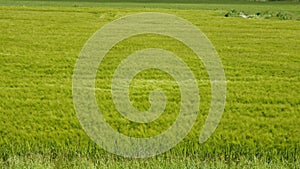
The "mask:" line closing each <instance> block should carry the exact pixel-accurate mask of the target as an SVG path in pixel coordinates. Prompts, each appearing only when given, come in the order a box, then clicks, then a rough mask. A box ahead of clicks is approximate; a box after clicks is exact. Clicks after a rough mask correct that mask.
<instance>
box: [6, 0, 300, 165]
mask: <svg viewBox="0 0 300 169" xmlns="http://www.w3.org/2000/svg"><path fill="white" fill-rule="evenodd" d="M1 3H8V2H7V1H3V2H1ZM30 3H31V4H33V5H34V3H35V2H30ZM90 3H92V2H90ZM65 4H68V3H67V2H65ZM271 4H272V3H271ZM119 5H120V4H119ZM131 5H132V4H131ZM152 5H154V4H152ZM156 5H157V4H156ZM188 5H189V4H186V6H180V5H178V4H177V7H178V8H181V9H184V10H179V9H178V8H176V9H163V8H165V7H166V6H164V4H162V7H161V8H159V6H157V7H156V8H152V7H150V6H151V4H150V6H149V7H148V8H146V9H143V8H141V6H137V7H133V6H130V5H129V6H126V8H108V6H106V7H105V8H87V7H85V8H78V7H50V6H44V7H22V6H19V7H17V6H1V7H0V63H1V66H0V74H1V75H0V89H1V90H0V133H1V138H0V166H1V167H2V166H3V167H26V166H27V167H30V168H36V167H39V166H40V167H43V168H44V167H50V168H53V167H56V168H57V167H60V168H65V167H69V168H70V167H71V168H74V167H77V168H82V167H104V166H107V167H110V168H130V167H136V168H141V167H144V168H153V166H157V167H160V168H170V167H171V168H174V167H179V168H201V167H202V168H205V167H209V168H248V167H251V168H253V167H259V168H274V167H279V168H299V167H300V164H299V159H300V97H299V93H300V57H299V48H300V45H299V44H300V32H299V27H300V22H299V21H297V20H279V19H270V20H269V19H244V18H239V17H224V14H226V12H227V11H228V10H229V9H232V8H231V6H230V4H225V5H224V8H222V5H220V4H217V5H218V10H204V8H205V7H204V5H203V4H202V5H201V4H199V6H198V9H195V8H194V9H193V10H186V8H188V7H189V6H188ZM210 5H212V4H210ZM238 5H240V7H241V8H239V6H238ZM212 6H213V5H212ZM212 6H210V8H211V7H212ZM233 6H234V9H237V10H244V9H243V8H245V7H246V5H245V4H244V3H241V4H235V5H233ZM250 6H251V5H250ZM256 7H257V9H255V8H256ZM268 7H270V8H272V11H276V9H277V8H279V6H278V4H276V3H275V4H273V5H270V4H268V5H267V4H266V5H265V6H260V5H253V6H251V8H249V9H250V11H251V12H252V11H254V12H259V11H258V10H262V11H268V10H270V9H268ZM283 7H284V8H285V9H287V10H286V11H287V12H292V13H293V11H294V14H297V12H295V11H296V10H295V9H299V5H298V4H296V5H290V4H283ZM211 9H214V8H211ZM288 9H290V10H288ZM147 11H154V12H165V13H170V14H175V15H177V16H179V17H182V18H184V19H187V20H188V21H190V22H192V23H193V24H195V25H196V26H197V27H198V28H199V29H201V30H202V31H203V32H204V33H205V34H206V35H207V37H208V38H209V39H210V40H211V42H212V43H213V45H214V46H215V48H216V50H217V51H218V53H219V57H220V59H221V60H222V63H223V66H224V71H225V74H226V80H227V100H226V107H225V111H224V114H223V117H222V120H221V122H220V124H219V126H218V128H217V130H216V131H215V132H214V134H213V135H212V137H210V138H209V139H208V141H207V142H205V143H204V144H199V143H198V137H199V134H200V132H201V129H202V126H203V122H204V120H205V118H206V115H207V112H208V109H209V106H210V105H209V104H210V99H211V96H210V90H211V88H210V83H209V80H208V75H207V72H206V71H205V67H204V65H203V64H202V63H201V61H199V60H198V59H197V58H196V56H195V55H194V54H193V53H192V52H191V51H190V50H189V49H188V48H187V47H186V46H184V45H183V44H182V43H181V42H178V41H176V40H174V39H172V38H169V37H165V36H158V35H151V34H144V35H139V36H134V37H131V38H129V39H126V40H124V41H122V42H120V43H118V44H117V45H116V46H115V47H114V48H113V49H112V50H111V51H110V52H109V53H108V55H107V56H106V57H105V59H104V60H103V62H102V63H101V65H99V69H98V72H97V79H96V87H97V89H99V90H96V97H97V101H98V105H99V108H101V109H104V110H105V111H104V112H103V113H104V116H105V118H106V119H107V121H108V122H109V123H110V124H111V126H112V127H113V128H114V129H115V130H118V131H120V132H122V133H124V134H126V135H131V136H136V137H148V136H153V135H157V134H159V133H160V132H161V131H164V130H166V129H167V128H168V127H169V126H170V125H172V122H173V121H174V120H175V119H176V115H177V113H178V107H179V105H178V102H179V99H180V93H179V88H178V86H177V84H176V83H175V81H174V80H173V79H172V77H170V76H169V75H168V74H166V73H163V72H161V71H158V70H149V71H145V72H142V73H140V74H138V75H137V76H136V77H135V79H134V80H133V81H132V82H131V86H130V97H131V98H132V100H131V101H132V104H133V105H134V106H135V107H137V108H138V109H139V110H141V111H145V110H147V109H148V108H149V106H150V104H149V102H148V96H149V92H151V91H152V90H153V89H155V88H158V87H159V88H161V89H163V90H164V91H165V93H166V95H167V96H168V104H169V105H168V106H167V107H166V112H164V114H162V117H160V118H159V119H157V121H154V122H152V123H150V124H137V123H133V122H131V121H129V120H127V119H125V118H124V117H122V116H121V115H120V114H118V112H117V111H116V110H115V108H114V105H113V102H112V100H111V93H110V84H111V77H112V75H113V73H114V70H115V68H116V67H117V66H118V64H119V63H120V61H122V59H124V58H125V57H126V56H128V55H129V54H130V53H132V52H133V51H136V50H140V49H144V48H149V47H152V48H163V49H166V50H169V51H172V52H174V53H176V54H177V55H178V56H180V57H181V58H182V59H183V60H184V61H185V62H186V63H187V64H188V65H189V66H190V67H191V69H192V71H193V73H194V75H195V77H196V78H197V82H198V86H199V91H200V97H201V103H200V105H201V107H200V109H199V112H198V119H197V123H196V124H195V126H194V127H193V129H192V131H191V132H190V134H189V135H188V136H187V137H186V138H185V139H184V140H183V141H182V142H180V143H179V144H178V145H177V146H176V147H174V148H173V149H171V150H170V151H168V152H166V153H164V154H161V155H159V156H156V157H153V158H149V159H126V158H122V157H117V156H115V155H112V154H109V153H107V152H105V151H104V150H103V149H101V147H100V146H97V145H96V144H95V143H93V141H92V140H90V139H89V137H88V136H87V135H86V134H85V132H84V130H83V129H82V127H81V125H80V123H79V121H78V119H77V116H76V112H75V110H74V105H73V101H72V74H73V69H74V66H75V63H76V59H77V57H78V54H79V53H80V51H81V48H82V47H83V46H84V44H85V42H86V41H87V40H88V38H89V37H90V36H92V35H93V33H94V32H95V31H97V30H98V29H100V28H101V27H102V26H103V25H105V24H106V23H109V22H111V21H113V20H115V19H118V18H120V17H122V16H126V15H128V14H132V13H138V12H147ZM298 14H299V13H298ZM159 42H163V43H159ZM157 167H155V168H157Z"/></svg>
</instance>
